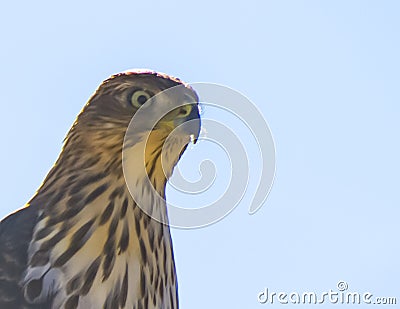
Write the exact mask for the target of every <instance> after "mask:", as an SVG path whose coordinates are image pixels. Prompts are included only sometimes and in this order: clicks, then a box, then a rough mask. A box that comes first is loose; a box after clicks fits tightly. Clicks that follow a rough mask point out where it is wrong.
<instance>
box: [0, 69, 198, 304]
mask: <svg viewBox="0 0 400 309" xmlns="http://www.w3.org/2000/svg"><path fill="white" fill-rule="evenodd" d="M175 86H180V91H178V92H176V91H175V92H168V91H165V90H169V89H172V87H175ZM163 91H164V92H163ZM145 103H146V104H148V105H149V106H150V107H151V108H150V110H154V111H157V110H160V109H163V108H164V109H165V106H171V105H172V106H175V107H173V108H172V109H171V110H170V112H168V114H165V115H164V116H163V117H162V118H161V119H159V121H158V122H157V124H156V125H155V126H153V127H151V128H150V129H149V130H148V132H143V131H140V132H133V133H132V134H131V135H133V137H134V138H131V139H130V143H128V148H129V149H131V150H132V151H129V156H130V159H131V160H132V159H133V160H135V158H136V157H137V160H138V162H137V164H135V166H139V165H140V164H142V165H144V166H145V168H143V170H145V171H147V173H142V172H141V171H140V169H139V170H134V169H132V170H129V171H126V173H131V174H130V176H131V178H132V177H133V179H135V187H134V188H133V190H134V191H137V192H141V193H142V200H141V202H142V203H144V204H145V205H144V206H145V207H149V209H152V211H153V212H154V214H155V216H156V217H163V218H167V209H166V203H165V185H166V182H167V178H168V176H169V175H171V173H172V170H173V168H174V166H175V164H176V163H177V161H178V160H179V158H180V156H181V154H182V153H183V151H184V149H185V148H186V146H187V145H188V143H189V142H190V141H191V140H193V137H194V140H196V138H197V137H198V134H199V130H200V116H199V109H198V97H197V95H196V93H195V92H194V90H193V89H192V88H191V87H190V86H189V85H187V84H185V83H183V82H181V81H180V80H179V79H177V78H173V77H170V76H167V75H164V74H161V73H156V72H152V71H129V72H125V73H121V74H117V75H114V76H112V77H111V78H109V79H107V80H106V81H104V82H103V83H102V84H101V85H100V86H99V88H98V89H97V90H96V92H95V93H94V94H93V96H92V97H91V98H90V99H89V101H88V103H87V104H86V105H85V107H84V108H83V110H82V111H81V113H80V114H79V115H78V117H77V119H76V121H75V123H74V124H73V126H72V128H71V129H70V131H69V133H68V135H67V137H66V139H65V143H64V146H63V149H62V152H61V154H60V156H59V158H58V159H57V161H56V163H55V164H54V167H53V168H52V169H51V171H50V172H49V173H48V175H47V176H46V178H45V180H44V182H43V184H42V185H41V186H40V188H39V189H38V191H37V193H36V194H35V195H34V197H33V198H32V199H31V200H30V201H29V202H28V203H27V205H26V207H24V208H22V209H20V210H18V211H17V212H15V213H13V214H11V215H9V216H8V217H6V218H5V219H3V221H2V222H1V224H0V308H2V309H6V308H13V309H19V308H57V309H58V308H66V309H72V308H84V309H88V308H110V309H118V308H178V297H177V281H176V273H175V264H174V256H173V250H172V243H171V236H170V230H169V226H168V225H167V224H163V223H160V222H159V221H157V220H154V219H153V216H149V215H147V213H145V212H144V211H142V210H141V207H139V206H138V203H137V201H136V199H134V198H133V197H132V196H133V195H131V194H130V193H131V192H130V191H132V188H131V187H129V190H130V191H129V190H128V187H127V184H126V183H125V178H124V174H123V166H122V162H123V156H122V151H123V147H127V146H126V144H124V137H125V133H126V131H127V128H128V125H129V123H130V121H131V119H132V117H133V116H134V115H135V113H136V112H137V111H138V110H139V109H140V108H141V106H142V105H143V107H145V106H146V104H145ZM174 104H175V105H174ZM150 118H151V117H150ZM189 120H190V121H189ZM134 121H135V119H133V120H132V122H134ZM140 121H142V122H146V121H147V119H140V120H139V122H140ZM186 124H190V125H189V126H186V128H185V129H183V130H180V131H179V132H180V133H179V134H178V135H177V136H176V137H175V138H169V137H168V136H171V135H172V134H171V132H172V131H173V130H175V129H176V128H178V127H180V126H181V125H186ZM175 131H176V130H175ZM144 133H147V136H148V141H147V142H146V143H144V142H143V138H144V137H145V136H146V134H144ZM135 134H136V136H135ZM131 137H132V136H131ZM167 137H168V138H167ZM149 147H150V149H151V151H146V150H148V148H149ZM143 152H145V155H143ZM164 152H166V153H168V156H169V158H168V160H169V162H167V164H164V163H163V165H162V164H161V154H162V153H164ZM140 158H142V159H140ZM140 160H142V161H141V162H140ZM163 169H164V170H163ZM166 175H167V176H166ZM147 177H148V178H147ZM145 178H146V179H147V181H149V182H148V183H150V184H151V185H152V186H153V187H154V190H149V189H148V188H147V187H145V183H146V181H145ZM156 193H158V194H160V195H161V196H162V197H163V198H162V199H155V198H154V196H153V195H154V194H156ZM156 201H157V202H156ZM146 204H148V205H146ZM149 204H151V205H149Z"/></svg>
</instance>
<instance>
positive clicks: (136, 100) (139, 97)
mask: <svg viewBox="0 0 400 309" xmlns="http://www.w3.org/2000/svg"><path fill="white" fill-rule="evenodd" d="M148 99H150V95H149V94H148V93H147V92H146V91H143V90H137V91H135V92H134V93H133V94H132V96H131V104H132V105H133V106H134V107H137V108H139V107H140V106H142V105H143V104H144V103H146V101H147V100H148Z"/></svg>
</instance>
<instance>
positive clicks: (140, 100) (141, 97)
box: [137, 94, 147, 104]
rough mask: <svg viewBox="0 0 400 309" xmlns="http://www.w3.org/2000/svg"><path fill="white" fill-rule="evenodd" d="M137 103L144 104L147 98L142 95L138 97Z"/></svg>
mask: <svg viewBox="0 0 400 309" xmlns="http://www.w3.org/2000/svg"><path fill="white" fill-rule="evenodd" d="M137 101H138V103H139V104H144V102H146V101H147V98H146V96H145V95H143V94H142V95H140V96H138V98H137Z"/></svg>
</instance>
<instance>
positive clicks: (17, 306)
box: [0, 206, 48, 309]
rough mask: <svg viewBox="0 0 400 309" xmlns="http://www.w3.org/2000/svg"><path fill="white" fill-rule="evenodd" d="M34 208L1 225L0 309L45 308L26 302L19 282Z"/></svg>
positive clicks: (8, 219)
mask: <svg viewBox="0 0 400 309" xmlns="http://www.w3.org/2000/svg"><path fill="white" fill-rule="evenodd" d="M37 215H38V213H37V208H36V207H33V206H31V207H26V208H23V209H21V210H19V211H17V212H15V213H13V214H11V215H9V216H8V217H6V218H5V219H3V220H2V221H1V223H0V308H2V309H8V308H13V309H21V308H39V307H40V308H46V307H47V306H48V305H43V304H42V305H41V306H37V305H30V304H28V303H26V302H25V299H24V296H23V292H22V288H21V286H20V281H21V278H22V275H23V273H24V270H25V269H26V265H27V252H28V246H29V243H30V241H31V239H32V235H33V228H34V226H35V223H36V220H37Z"/></svg>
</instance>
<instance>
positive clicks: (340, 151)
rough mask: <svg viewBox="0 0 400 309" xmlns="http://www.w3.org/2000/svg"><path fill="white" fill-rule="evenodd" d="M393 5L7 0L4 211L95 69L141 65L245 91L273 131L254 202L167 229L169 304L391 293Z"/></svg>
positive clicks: (397, 171) (42, 169)
mask: <svg viewBox="0 0 400 309" xmlns="http://www.w3.org/2000/svg"><path fill="white" fill-rule="evenodd" d="M399 14H400V3H399V2H398V1H389V0H385V1H366V0H364V1H361V0H359V1H355V0H352V1H347V0H346V1H344V0H337V1H300V0H296V1H245V2H239V3H233V2H231V1H219V2H218V1H208V0H206V1H201V2H197V3H189V2H183V1H181V2H177V1H164V2H161V1H151V2H150V1H148V2H146V1H140V2H137V1H113V2H111V1H99V0H97V1H69V2H68V3H67V2H64V3H61V4H60V3H59V2H54V1H14V2H10V1H8V2H6V3H3V4H2V5H1V9H0V29H1V30H0V32H1V39H2V48H1V49H0V67H1V73H2V74H1V76H0V89H1V91H0V102H1V104H2V105H1V106H2V121H1V122H0V132H1V140H2V144H3V147H2V151H1V152H0V164H1V170H2V177H1V179H2V180H1V183H0V185H1V188H2V189H1V193H2V199H3V201H2V205H1V209H0V214H1V216H4V215H6V214H7V213H9V212H11V211H12V210H13V209H16V208H19V207H21V206H22V205H23V204H24V203H25V202H26V201H27V200H28V199H29V198H30V197H31V196H32V194H33V193H34V191H35V190H36V188H37V187H38V186H39V184H40V182H41V181H42V179H43V177H44V176H45V175H46V173H47V171H48V170H49V168H50V167H51V166H52V164H53V162H54V161H55V159H56V157H57V155H58V153H59V151H60V147H61V145H62V140H63V138H64V136H65V134H66V132H67V130H68V128H69V127H70V125H71V124H72V122H73V120H74V118H75V116H76V115H77V113H78V112H79V111H80V109H81V107H82V106H83V105H84V103H85V102H86V100H87V99H88V97H89V96H90V95H91V94H92V92H93V91H94V90H95V89H96V87H97V86H98V84H99V83H100V82H101V81H102V80H103V79H105V78H107V77H108V76H109V75H110V74H112V73H115V72H118V71H122V70H126V69H129V68H133V67H136V68H138V67H147V68H152V69H155V70H159V71H162V72H166V73H168V74H172V75H175V76H178V77H180V78H182V79H183V80H185V81H187V82H198V81H205V82H215V83H220V84H225V85H227V86H230V87H232V88H234V89H237V90H239V91H241V92H242V93H244V94H246V95H247V96H248V97H249V98H250V99H251V100H252V101H253V102H254V103H255V104H256V105H257V106H258V108H259V109H260V110H261V112H262V113H263V115H264V116H265V118H266V120H267V121H268V123H269V125H270V127H271V130H272V132H273V135H274V139H275V142H276V151H277V174H276V181H275V184H274V186H273V189H272V191H271V194H270V197H269V198H268V200H267V202H266V203H265V205H264V206H263V208H262V209H261V210H260V211H259V212H257V213H256V214H255V215H253V216H249V215H247V209H248V204H249V202H250V200H251V194H250V193H249V195H246V196H245V198H244V200H243V202H242V203H241V204H240V205H239V207H238V208H237V209H236V210H235V211H234V212H233V213H232V214H231V215H229V216H228V217H227V218H225V219H224V220H222V221H221V222H219V223H217V224H215V225H212V226H210V227H207V228H203V229H199V230H191V231H185V230H173V238H174V248H175V255H176V262H177V270H178V278H179V295H180V300H181V308H191V309H201V308H238V309H239V308H263V307H268V306H270V307H275V308H279V307H285V308H286V307H296V306H289V305H279V304H274V305H260V304H258V302H257V299H256V297H257V294H258V292H260V291H261V290H262V289H264V288H265V287H268V288H269V289H270V290H273V291H276V292H280V291H286V292H291V291H298V292H304V291H315V292H324V291H328V290H329V289H335V286H336V283H337V282H338V281H339V280H345V281H347V282H348V284H349V287H350V290H352V291H359V292H366V291H369V292H371V293H373V294H374V295H376V296H397V298H398V303H399V302H400V294H399V290H398V285H399V279H398V278H399V277H400V267H399V262H398V261H399V259H400V244H399V241H398V238H399V232H400V227H399V216H400V211H399V205H400V203H399V200H400V198H399V193H398V184H399V175H400V164H399V157H400V146H399V132H400V121H399V118H400V107H399V103H400V91H399V89H400V88H399V85H400V73H399V72H400V60H399V55H400V38H399V33H400V19H399V16H400V15H399ZM396 102H397V103H396ZM207 113H208V115H207ZM205 114H206V115H207V116H209V117H213V115H212V110H209V111H207V110H206V111H205ZM214 116H215V115H214ZM217 118H218V117H217ZM220 120H221V121H224V118H223V117H222V118H220ZM205 146H206V145H205V144H203V145H201V146H199V147H198V149H197V150H198V151H197V152H196V147H193V148H192V149H191V150H190V151H191V152H192V153H196V155H195V157H196V158H199V160H201V159H203V158H207V157H209V156H210V151H208V150H207V147H205ZM188 155H190V154H188ZM184 159H185V158H184ZM217 161H218V160H217ZM221 164H222V165H223V164H225V163H223V162H222V163H221ZM216 165H217V166H218V162H216ZM256 165H257V162H253V166H256ZM183 167H185V169H193V171H195V172H196V171H197V168H198V166H197V164H196V165H195V166H191V165H190V164H188V162H186V163H185V162H184V164H183ZM193 171H187V172H188V173H190V172H192V173H193ZM221 175H222V176H220V177H223V173H222V174H221ZM251 175H253V174H251ZM235 177H240V175H235ZM251 177H252V176H251ZM253 188H254V186H253ZM396 205H397V206H396ZM336 306H338V307H340V305H336ZM364 306H365V305H364ZM306 307H307V308H310V305H309V306H306ZM315 307H316V308H317V307H325V306H321V305H319V306H318V305H316V306H315ZM347 307H348V306H347ZM362 307H363V306H362ZM388 307H390V306H388ZM392 307H393V306H392Z"/></svg>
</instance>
